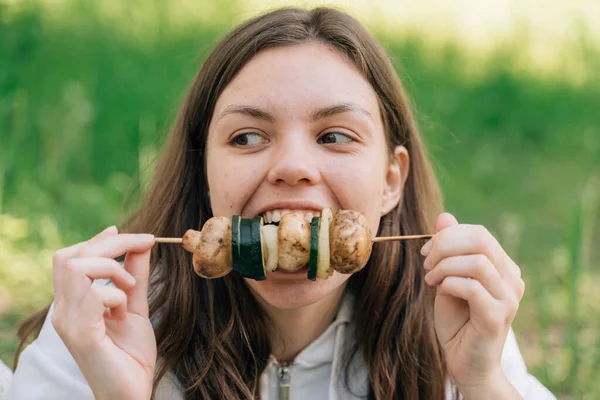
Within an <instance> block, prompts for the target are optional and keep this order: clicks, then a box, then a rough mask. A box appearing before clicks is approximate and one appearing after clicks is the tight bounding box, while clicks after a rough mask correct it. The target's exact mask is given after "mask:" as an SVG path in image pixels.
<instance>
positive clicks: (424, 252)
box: [421, 239, 433, 257]
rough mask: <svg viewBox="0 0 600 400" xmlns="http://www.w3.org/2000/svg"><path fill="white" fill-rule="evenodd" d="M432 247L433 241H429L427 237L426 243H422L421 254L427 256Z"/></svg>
mask: <svg viewBox="0 0 600 400" xmlns="http://www.w3.org/2000/svg"><path fill="white" fill-rule="evenodd" d="M432 247H433V243H432V242H431V239H429V241H428V242H427V243H425V244H424V245H423V247H421V254H422V255H424V256H425V257H427V256H428V255H429V253H430V252H431V248H432Z"/></svg>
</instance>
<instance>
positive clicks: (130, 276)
mask: <svg viewBox="0 0 600 400" xmlns="http://www.w3.org/2000/svg"><path fill="white" fill-rule="evenodd" d="M126 276H127V281H128V282H129V283H130V284H131V286H135V284H136V282H137V281H136V280H135V278H134V277H133V275H126Z"/></svg>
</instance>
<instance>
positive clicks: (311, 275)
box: [308, 217, 321, 281]
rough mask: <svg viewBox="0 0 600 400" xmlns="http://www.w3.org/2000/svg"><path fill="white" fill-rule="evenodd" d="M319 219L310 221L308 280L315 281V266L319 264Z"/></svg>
mask: <svg viewBox="0 0 600 400" xmlns="http://www.w3.org/2000/svg"><path fill="white" fill-rule="evenodd" d="M320 221H321V218H319V217H313V219H312V220H311V221H310V253H309V254H310V256H309V261H308V279H310V280H311V281H316V280H317V266H318V262H319V225H320Z"/></svg>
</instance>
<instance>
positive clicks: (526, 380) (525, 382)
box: [502, 328, 556, 400]
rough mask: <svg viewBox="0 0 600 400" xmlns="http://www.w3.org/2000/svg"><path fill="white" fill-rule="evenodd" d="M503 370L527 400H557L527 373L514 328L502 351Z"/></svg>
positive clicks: (509, 333)
mask: <svg viewBox="0 0 600 400" xmlns="http://www.w3.org/2000/svg"><path fill="white" fill-rule="evenodd" d="M502 369H503V370H504V374H505V375H506V377H507V378H508V380H509V381H510V382H511V383H512V385H513V386H514V387H515V389H517V391H518V392H519V393H520V394H521V396H523V399H525V400H556V397H555V396H554V395H553V394H552V393H550V391H549V390H548V389H546V388H545V387H544V385H542V384H541V383H540V382H539V381H538V380H537V379H536V378H535V377H534V376H533V375H530V374H529V372H527V367H526V366H525V361H524V360H523V356H522V355H521V352H520V350H519V345H518V344H517V338H516V337H515V333H514V332H513V330H512V328H511V329H510V331H509V332H508V336H507V338H506V343H505V344H504V350H503V351H502Z"/></svg>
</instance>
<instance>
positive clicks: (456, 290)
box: [437, 276, 510, 333]
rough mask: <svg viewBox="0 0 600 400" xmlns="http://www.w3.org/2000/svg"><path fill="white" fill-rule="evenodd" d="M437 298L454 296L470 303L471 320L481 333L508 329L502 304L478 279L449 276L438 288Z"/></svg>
mask: <svg viewBox="0 0 600 400" xmlns="http://www.w3.org/2000/svg"><path fill="white" fill-rule="evenodd" d="M437 296H453V297H456V298H459V299H462V300H465V301H466V302H467V303H469V312H470V319H471V321H472V322H473V324H474V325H473V326H474V328H475V329H477V331H478V332H480V333H484V332H485V333H498V332H500V331H502V330H503V329H504V328H505V327H506V323H507V321H506V319H507V317H506V311H505V310H504V308H503V307H502V303H501V302H500V301H498V300H496V299H494V298H493V297H492V295H491V294H490V293H489V292H488V291H487V290H485V288H484V287H483V286H482V285H481V283H480V282H479V281H478V280H476V279H469V278H462V277H457V276H449V277H447V278H446V279H444V281H443V282H442V283H441V284H440V285H439V286H438V289H437ZM508 323H509V324H510V321H508Z"/></svg>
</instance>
